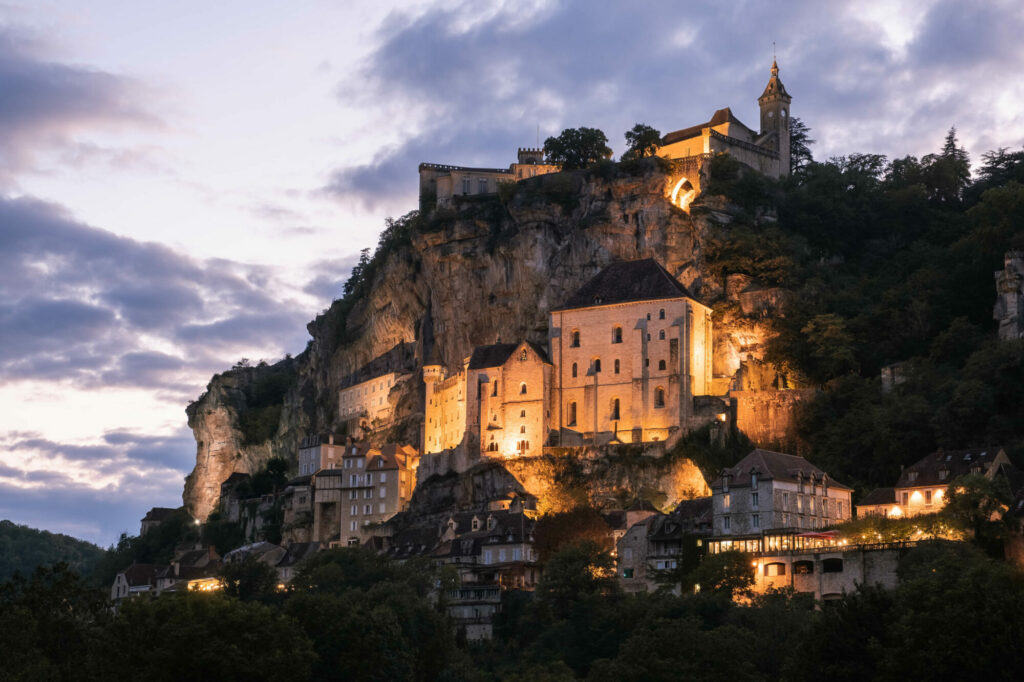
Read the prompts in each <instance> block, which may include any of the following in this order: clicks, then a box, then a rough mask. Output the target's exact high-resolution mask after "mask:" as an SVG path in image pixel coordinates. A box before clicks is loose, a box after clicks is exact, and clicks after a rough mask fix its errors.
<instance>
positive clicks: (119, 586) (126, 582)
mask: <svg viewBox="0 0 1024 682" xmlns="http://www.w3.org/2000/svg"><path fill="white" fill-rule="evenodd" d="M166 568H167V566H166V565H163V564H136V563H133V564H132V565H131V566H129V567H128V568H126V569H124V570H123V571H121V572H120V573H118V574H117V575H116V576H115V577H114V584H113V585H112V586H111V588H110V598H111V599H112V600H113V601H115V602H117V601H120V600H122V599H129V598H131V597H137V596H139V595H140V594H156V591H157V575H158V574H159V573H161V572H162V571H164V570H165V569H166Z"/></svg>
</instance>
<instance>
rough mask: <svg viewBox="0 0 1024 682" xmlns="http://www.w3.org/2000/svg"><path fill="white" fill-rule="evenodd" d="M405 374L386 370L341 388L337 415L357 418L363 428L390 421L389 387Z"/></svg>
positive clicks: (391, 408)
mask: <svg viewBox="0 0 1024 682" xmlns="http://www.w3.org/2000/svg"><path fill="white" fill-rule="evenodd" d="M406 376H407V375H403V374H400V373H398V372H388V373H387V374H383V375H381V376H377V377H374V378H372V379H368V380H366V381H362V382H360V383H358V384H353V385H352V386H347V387H345V388H343V389H341V390H340V391H338V416H339V417H341V419H343V420H349V419H355V420H358V421H359V424H360V426H362V427H364V428H370V427H374V426H382V425H386V424H389V423H391V419H392V416H393V415H394V405H392V404H391V401H390V400H389V395H390V393H391V389H392V388H394V386H395V385H396V384H397V383H399V381H401V380H402V379H404V378H406Z"/></svg>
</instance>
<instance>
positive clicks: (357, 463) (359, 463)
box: [356, 459, 363, 469]
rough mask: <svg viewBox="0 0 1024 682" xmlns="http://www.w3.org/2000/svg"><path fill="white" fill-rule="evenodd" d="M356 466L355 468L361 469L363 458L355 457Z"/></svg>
mask: <svg viewBox="0 0 1024 682" xmlns="http://www.w3.org/2000/svg"><path fill="white" fill-rule="evenodd" d="M356 468H357V469H362V468H363V460H361V459H357V460H356Z"/></svg>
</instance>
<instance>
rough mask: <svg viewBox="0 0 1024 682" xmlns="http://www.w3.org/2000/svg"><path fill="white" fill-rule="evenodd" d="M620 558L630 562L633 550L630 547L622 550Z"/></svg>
mask: <svg viewBox="0 0 1024 682" xmlns="http://www.w3.org/2000/svg"><path fill="white" fill-rule="evenodd" d="M622 558H623V559H627V560H632V558H633V548H632V547H627V548H626V549H624V550H622Z"/></svg>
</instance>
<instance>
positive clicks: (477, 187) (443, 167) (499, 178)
mask: <svg viewBox="0 0 1024 682" xmlns="http://www.w3.org/2000/svg"><path fill="white" fill-rule="evenodd" d="M558 170H559V167H558V166H556V165H554V164H550V163H544V151H543V150H541V149H524V148H520V149H519V152H518V155H517V162H516V163H513V164H511V165H510V166H509V167H508V168H469V167H467V166H450V165H447V164H440V163H421V164H420V167H419V173H420V210H425V209H427V208H428V206H427V204H428V203H429V201H428V197H434V198H436V204H437V206H442V207H443V206H450V205H451V203H452V197H460V196H474V195H480V194H494V193H496V192H497V191H498V186H499V185H500V184H501V183H503V182H518V181H520V180H525V179H527V178H533V177H536V176H538V175H546V174H548V173H556V172H558Z"/></svg>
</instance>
